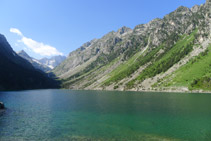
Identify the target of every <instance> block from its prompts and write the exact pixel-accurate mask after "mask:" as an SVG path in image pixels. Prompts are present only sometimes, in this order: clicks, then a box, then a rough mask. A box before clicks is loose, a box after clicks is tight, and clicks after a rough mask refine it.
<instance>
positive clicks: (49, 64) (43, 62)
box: [17, 50, 66, 72]
mask: <svg viewBox="0 0 211 141" xmlns="http://www.w3.org/2000/svg"><path fill="white" fill-rule="evenodd" d="M17 54H18V55H19V56H21V57H22V58H24V59H26V60H27V61H29V62H30V63H31V64H32V65H33V66H34V67H35V68H36V69H39V70H42V71H44V72H49V71H50V70H52V69H53V68H55V67H56V66H58V65H59V64H60V63H61V62H62V61H64V60H65V59H66V57H65V56H61V55H59V56H53V57H51V58H42V59H35V58H33V57H30V56H29V55H28V54H27V53H26V52H25V51H24V50H21V51H20V52H17Z"/></svg>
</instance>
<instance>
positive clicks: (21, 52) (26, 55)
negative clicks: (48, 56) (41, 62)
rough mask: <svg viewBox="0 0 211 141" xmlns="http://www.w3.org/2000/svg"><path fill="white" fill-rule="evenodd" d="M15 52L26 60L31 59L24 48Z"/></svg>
mask: <svg viewBox="0 0 211 141" xmlns="http://www.w3.org/2000/svg"><path fill="white" fill-rule="evenodd" d="M17 54H18V55H19V56H21V57H22V58H25V59H26V60H28V61H29V60H31V59H32V58H31V57H30V56H29V55H28V54H27V53H26V52H25V51H24V50H21V51H19V52H17Z"/></svg>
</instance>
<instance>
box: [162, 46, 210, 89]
mask: <svg viewBox="0 0 211 141" xmlns="http://www.w3.org/2000/svg"><path fill="white" fill-rule="evenodd" d="M173 75H174V76H175V77H174V78H173V79H172V81H170V82H169V83H164V84H162V86H168V87H169V86H176V87H180V86H186V87H189V89H191V90H193V89H204V90H211V45H209V47H208V49H207V50H206V51H205V52H203V53H201V54H200V55H199V56H197V57H195V58H194V59H192V60H190V61H189V62H188V63H187V64H186V65H184V66H182V67H181V68H180V69H178V70H177V71H176V72H175V73H174V74H173Z"/></svg>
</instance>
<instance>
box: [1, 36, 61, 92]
mask: <svg viewBox="0 0 211 141" xmlns="http://www.w3.org/2000/svg"><path fill="white" fill-rule="evenodd" d="M58 86H59V82H57V81H55V80H54V79H52V78H50V77H48V76H47V74H45V73H43V72H41V71H38V70H36V69H35V68H34V67H33V66H32V65H31V64H30V63H29V62H28V61H26V60H25V59H23V58H21V57H20V56H18V55H17V54H16V53H15V52H14V51H13V50H12V48H11V47H10V45H9V43H8V42H7V40H6V38H5V37H4V36H3V35H0V90H25V89H45V88H58Z"/></svg>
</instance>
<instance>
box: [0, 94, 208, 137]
mask: <svg viewBox="0 0 211 141" xmlns="http://www.w3.org/2000/svg"><path fill="white" fill-rule="evenodd" d="M0 101H3V102H4V103H5V105H6V107H7V110H6V111H5V112H2V111H1V112H0V140H1V141H2V140H151V139H152V140H153V139H155V140H164V139H166V140H177V139H178V140H196V141H199V140H200V141H202V140H211V94H182V93H180V94H178V93H149V92H148V93H143V92H106V91H73V90H33V91H17V92H0Z"/></svg>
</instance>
